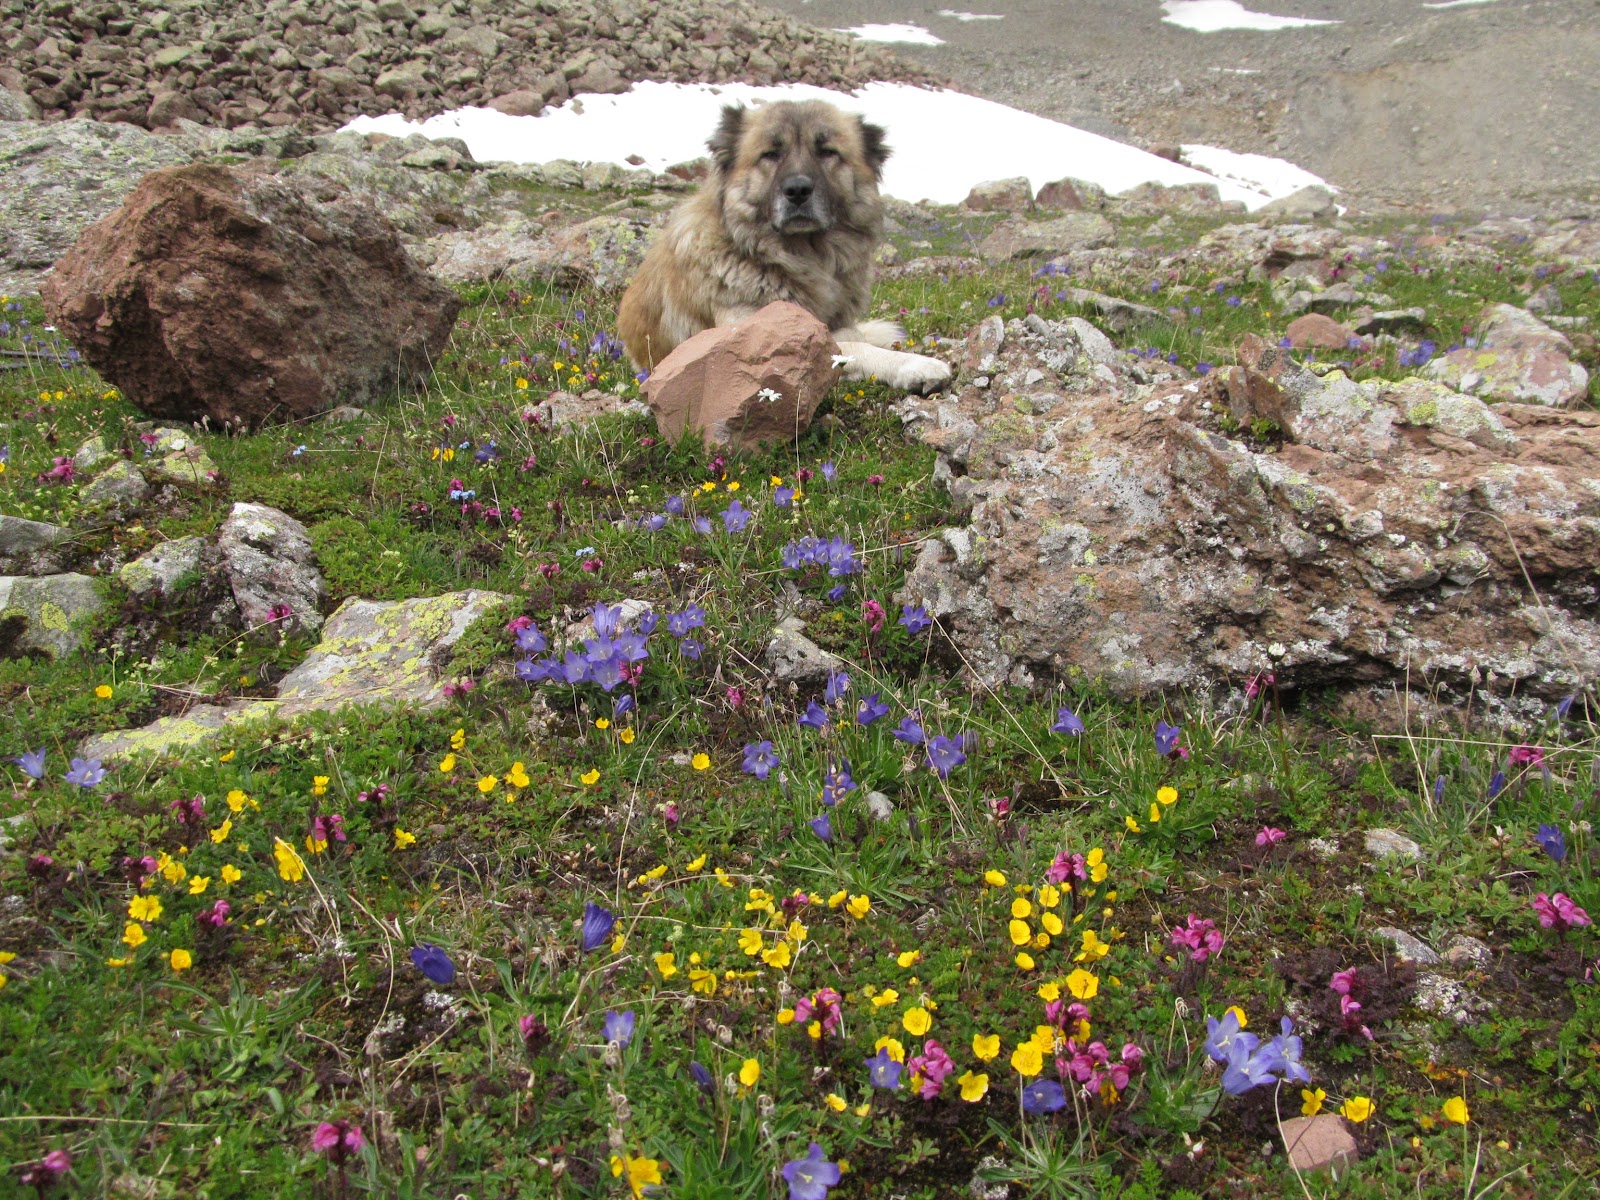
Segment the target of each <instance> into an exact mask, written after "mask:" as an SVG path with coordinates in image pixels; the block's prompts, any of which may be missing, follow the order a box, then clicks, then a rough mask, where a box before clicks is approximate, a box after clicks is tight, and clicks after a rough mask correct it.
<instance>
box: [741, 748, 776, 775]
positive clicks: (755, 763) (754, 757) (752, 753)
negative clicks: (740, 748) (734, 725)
mask: <svg viewBox="0 0 1600 1200" xmlns="http://www.w3.org/2000/svg"><path fill="white" fill-rule="evenodd" d="M778 761H779V760H778V752H777V751H776V750H774V749H773V748H772V743H771V742H768V741H760V742H751V743H750V744H749V745H748V746H746V747H745V748H744V764H743V766H742V768H741V769H742V770H743V771H744V772H745V774H747V775H754V776H755V777H756V778H757V779H760V780H762V781H765V780H766V778H767V776H768V775H769V774H770V773H771V771H772V768H773V767H775V766H777V765H778Z"/></svg>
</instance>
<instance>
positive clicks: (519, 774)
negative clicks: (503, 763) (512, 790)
mask: <svg viewBox="0 0 1600 1200" xmlns="http://www.w3.org/2000/svg"><path fill="white" fill-rule="evenodd" d="M531 782H532V781H531V780H530V779H529V778H528V772H527V769H526V768H525V767H523V765H522V764H521V763H520V762H514V763H512V764H511V770H509V771H507V772H506V785H507V786H508V787H516V788H525V787H527V786H528V784H529V783H531Z"/></svg>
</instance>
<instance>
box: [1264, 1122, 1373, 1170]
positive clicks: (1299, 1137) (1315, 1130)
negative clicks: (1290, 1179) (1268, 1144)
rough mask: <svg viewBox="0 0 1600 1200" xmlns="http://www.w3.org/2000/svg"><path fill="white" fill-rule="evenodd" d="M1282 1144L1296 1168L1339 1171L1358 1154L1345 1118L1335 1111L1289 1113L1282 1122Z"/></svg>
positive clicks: (1291, 1164)
mask: <svg viewBox="0 0 1600 1200" xmlns="http://www.w3.org/2000/svg"><path fill="white" fill-rule="evenodd" d="M1282 1131H1283V1148H1284V1151H1285V1152H1286V1153H1287V1154H1288V1156H1289V1165H1290V1166H1292V1167H1294V1168H1295V1170H1297V1171H1330V1172H1332V1173H1333V1174H1334V1175H1338V1173H1339V1171H1340V1170H1341V1169H1343V1168H1344V1167H1348V1166H1349V1165H1350V1164H1351V1163H1354V1162H1355V1161H1356V1160H1357V1159H1358V1158H1360V1157H1361V1155H1360V1152H1359V1151H1358V1150H1357V1149H1356V1139H1355V1136H1354V1135H1353V1134H1352V1133H1351V1132H1350V1128H1349V1126H1347V1125H1346V1124H1345V1122H1344V1118H1343V1117H1340V1116H1337V1115H1335V1114H1334V1113H1318V1114H1317V1115H1316V1116H1314V1117H1292V1118H1290V1119H1289V1120H1287V1121H1285V1122H1283V1126H1282Z"/></svg>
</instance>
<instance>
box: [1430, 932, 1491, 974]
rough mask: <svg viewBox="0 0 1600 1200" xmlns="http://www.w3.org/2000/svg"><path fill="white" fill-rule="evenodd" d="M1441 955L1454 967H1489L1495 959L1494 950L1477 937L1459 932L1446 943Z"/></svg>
mask: <svg viewBox="0 0 1600 1200" xmlns="http://www.w3.org/2000/svg"><path fill="white" fill-rule="evenodd" d="M1441 957H1442V958H1443V959H1444V961H1445V962H1447V963H1449V964H1450V965H1451V966H1452V967H1487V966H1488V965H1489V964H1490V963H1491V962H1493V961H1494V951H1493V950H1491V949H1489V947H1488V946H1487V945H1486V944H1485V943H1483V942H1481V941H1479V940H1478V939H1477V938H1475V937H1469V936H1468V935H1466V934H1464V933H1458V934H1456V935H1455V936H1454V937H1453V938H1451V939H1450V941H1449V942H1448V943H1446V944H1445V948H1444V954H1443V955H1442V956H1441Z"/></svg>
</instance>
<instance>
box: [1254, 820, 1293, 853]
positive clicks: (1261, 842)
mask: <svg viewBox="0 0 1600 1200" xmlns="http://www.w3.org/2000/svg"><path fill="white" fill-rule="evenodd" d="M1288 836H1289V835H1288V834H1287V833H1286V832H1285V831H1284V830H1282V829H1274V828H1273V827H1272V826H1271V825H1263V826H1262V827H1261V832H1260V833H1258V834H1256V845H1258V846H1260V847H1261V848H1262V849H1263V850H1270V849H1271V848H1272V847H1273V846H1276V845H1277V844H1278V843H1279V842H1281V841H1283V839H1284V838H1286V837H1288Z"/></svg>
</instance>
